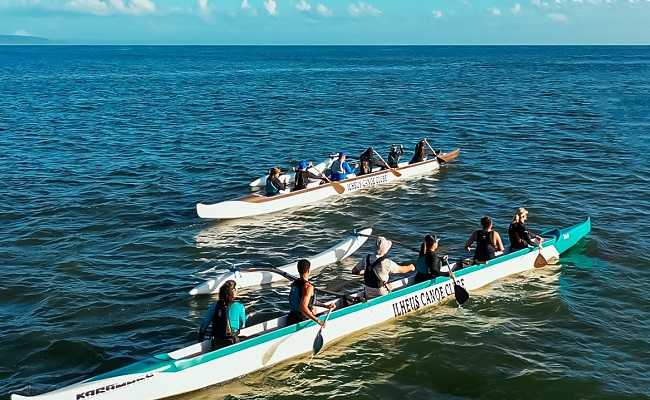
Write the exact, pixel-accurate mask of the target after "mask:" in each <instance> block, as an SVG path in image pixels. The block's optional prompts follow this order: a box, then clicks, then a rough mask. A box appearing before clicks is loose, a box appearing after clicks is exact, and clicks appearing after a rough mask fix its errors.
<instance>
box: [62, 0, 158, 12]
mask: <svg viewBox="0 0 650 400" xmlns="http://www.w3.org/2000/svg"><path fill="white" fill-rule="evenodd" d="M65 8H67V9H69V10H72V11H76V12H80V13H87V14H95V15H108V14H129V15H140V14H149V13H153V12H155V11H156V4H155V3H154V2H153V1H152V0H69V1H68V2H67V3H65Z"/></svg>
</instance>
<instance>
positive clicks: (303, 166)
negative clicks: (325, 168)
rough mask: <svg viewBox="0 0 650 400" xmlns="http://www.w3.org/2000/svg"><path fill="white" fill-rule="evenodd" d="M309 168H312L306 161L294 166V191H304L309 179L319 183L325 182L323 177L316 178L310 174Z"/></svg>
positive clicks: (316, 176)
mask: <svg viewBox="0 0 650 400" xmlns="http://www.w3.org/2000/svg"><path fill="white" fill-rule="evenodd" d="M311 167H312V165H311V163H310V162H309V161H307V160H302V161H300V162H298V165H297V166H296V177H295V183H294V186H293V190H294V191H296V190H302V189H306V188H307V185H308V184H309V180H310V179H320V180H321V181H326V179H325V177H323V176H322V175H321V176H318V175H316V174H313V173H311V172H310V171H309V168H311Z"/></svg>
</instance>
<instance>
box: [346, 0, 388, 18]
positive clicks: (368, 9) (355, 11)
mask: <svg viewBox="0 0 650 400" xmlns="http://www.w3.org/2000/svg"><path fill="white" fill-rule="evenodd" d="M348 13H349V14H350V15H352V16H353V17H356V16H362V15H370V16H373V17H378V16H380V15H381V14H382V11H381V10H380V9H378V8H376V7H373V6H372V5H370V4H368V3H364V2H363V1H360V2H358V3H352V4H350V5H349V6H348Z"/></svg>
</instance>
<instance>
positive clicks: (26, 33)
mask: <svg viewBox="0 0 650 400" xmlns="http://www.w3.org/2000/svg"><path fill="white" fill-rule="evenodd" d="M13 35H16V36H34V35H32V33H31V32H29V31H27V30H25V29H18V30H17V31H16V32H14V33H13Z"/></svg>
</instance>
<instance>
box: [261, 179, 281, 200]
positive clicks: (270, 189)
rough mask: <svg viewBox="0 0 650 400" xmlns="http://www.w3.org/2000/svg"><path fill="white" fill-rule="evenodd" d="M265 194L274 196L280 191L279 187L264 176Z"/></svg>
mask: <svg viewBox="0 0 650 400" xmlns="http://www.w3.org/2000/svg"><path fill="white" fill-rule="evenodd" d="M264 189H265V190H266V195H267V196H275V195H276V194H278V193H280V188H279V187H277V186H275V185H274V184H273V181H271V179H270V178H266V185H265V186H264Z"/></svg>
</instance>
